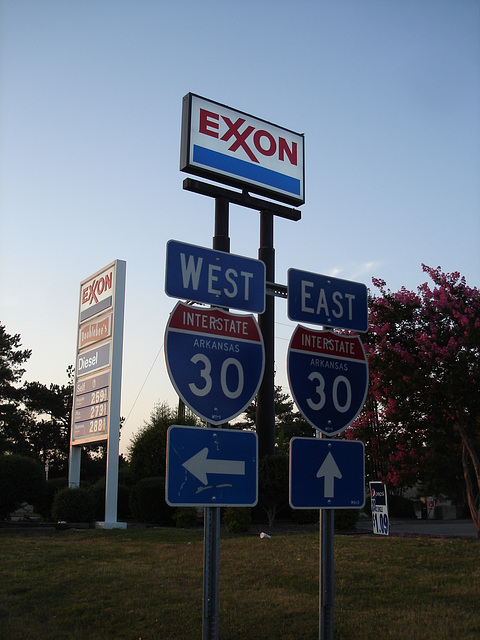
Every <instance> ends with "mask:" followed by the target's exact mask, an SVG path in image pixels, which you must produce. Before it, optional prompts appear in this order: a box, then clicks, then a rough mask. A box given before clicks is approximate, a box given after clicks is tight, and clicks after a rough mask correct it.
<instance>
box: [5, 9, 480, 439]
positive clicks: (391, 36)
mask: <svg viewBox="0 0 480 640" xmlns="http://www.w3.org/2000/svg"><path fill="white" fill-rule="evenodd" d="M0 57H1V59H0V91H1V96H2V102H1V107H0V108H1V111H0V136H1V137H0V154H1V159H0V163H1V164H0V190H1V191H0V198H1V200H0V207H1V210H0V216H1V217H0V225H1V226H0V233H1V236H0V243H1V244H0V321H1V322H2V323H3V324H5V325H6V328H7V331H8V332H9V333H20V334H21V336H22V342H23V346H24V347H25V348H30V349H32V350H33V355H32V357H31V359H30V361H29V362H28V364H27V373H26V375H25V379H27V380H40V381H41V382H44V383H46V384H49V383H50V382H56V383H60V384H63V383H66V375H65V369H66V367H67V366H68V365H69V364H71V363H73V362H74V360H75V348H76V323H77V314H78V295H79V286H80V282H81V281H82V280H83V279H85V278H87V277H88V276H89V275H91V274H93V273H94V272H96V271H97V270H99V269H101V268H102V267H103V266H105V265H107V264H108V263H110V262H111V261H112V260H114V259H116V258H119V259H122V260H126V262H127V294H126V315H125V342H124V373H123V392H122V415H123V416H125V417H126V418H127V422H126V425H125V427H124V433H123V435H122V440H121V450H122V451H125V449H126V447H127V446H128V444H129V441H130V438H131V436H132V434H133V433H135V432H136V431H137V430H138V428H139V427H140V426H141V425H142V424H143V423H144V421H145V420H148V417H149V414H150V411H151V410H152V408H153V406H154V404H155V403H156V402H160V401H168V402H170V404H172V405H174V404H175V403H176V397H175V394H174V391H173V387H172V385H171V383H170V381H169V379H168V376H167V373H166V368H165V361H164V354H163V337H164V330H165V326H166V322H167V320H168V315H169V313H170V311H171V310H172V309H173V306H174V304H175V300H173V299H172V298H168V297H167V296H166V295H165V293H164V269H165V246H166V242H167V241H168V240H169V239H176V240H180V241H182V242H187V243H191V244H196V245H201V246H206V247H208V246H211V241H212V234H213V211H214V208H213V207H214V205H213V202H212V201H211V200H210V199H209V198H205V197H203V196H200V195H196V194H192V193H188V192H185V191H183V189H182V181H183V179H184V177H185V175H184V174H182V173H180V171H179V169H178V166H179V148H180V119H181V105H182V98H183V96H184V95H185V94H187V93H188V92H193V93H197V94H199V95H201V96H205V97H206V98H209V99H211V100H216V101H218V102H222V103H224V104H227V105H229V106H231V107H233V108H235V109H239V110H242V111H245V112H248V113H251V114H253V115H255V116H257V117H259V118H263V119H265V120H269V121H271V122H273V123H275V124H278V125H280V126H283V127H286V128H289V129H292V130H294V131H298V132H302V133H305V146H306V157H305V164H306V182H305V185H306V187H305V191H306V202H305V204H304V205H303V206H302V207H301V210H302V219H301V221H299V222H291V221H288V220H283V219H278V218H277V219H276V220H275V249H276V281H277V282H280V283H286V277H287V276H286V274H287V270H288V268H290V267H295V268H298V269H304V270H306V271H312V272H314V273H323V274H328V275H336V276H338V277H341V278H346V279H351V280H356V281H359V282H364V283H365V284H367V286H370V285H371V278H372V276H374V277H379V278H383V279H385V280H386V281H387V285H388V286H389V288H391V289H392V290H397V289H399V288H400V287H402V286H406V287H407V288H410V289H415V288H416V287H417V286H418V285H419V284H421V283H422V282H424V281H425V280H426V278H425V276H424V274H423V273H422V269H421V263H426V264H428V265H430V266H434V267H436V266H439V265H440V266H441V267H442V269H443V270H444V271H448V272H451V271H460V272H461V274H462V275H464V276H465V277H466V279H467V283H468V284H469V285H470V286H477V287H478V286H479V284H480V251H479V249H478V245H479V240H480V118H479V113H480V4H479V3H478V2H477V1H476V0H452V1H446V0H403V1H400V0H391V1H386V0H362V1H360V0H328V1H327V0H316V1H314V0H295V2H293V1H289V2H286V1H282V0H255V1H251V0H244V1H243V2H242V3H233V2H227V1H223V2H222V1H218V0H203V1H202V2H198V1H193V0H192V1H190V0H175V1H168V2H167V1H160V0H135V1H133V0H115V1H114V0H76V1H75V0H42V2H38V0H15V2H12V1H8V0H1V1H0ZM230 236H231V250H232V252H234V253H237V254H240V255H245V256H249V257H253V258H255V257H257V250H258V237H259V220H258V214H257V213H256V212H253V211H249V210H243V209H241V208H239V207H233V206H232V208H231V215H230ZM276 304H277V306H276V320H277V325H276V331H277V339H276V346H277V358H276V370H277V374H276V375H277V378H276V379H277V382H278V384H282V385H283V386H284V387H285V388H286V390H287V381H286V374H285V357H286V350H287V347H288V341H289V339H290V336H291V333H292V330H293V328H294V323H292V322H290V321H289V320H288V319H287V315H286V303H285V301H282V300H278V301H277V303H276Z"/></svg>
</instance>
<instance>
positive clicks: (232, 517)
mask: <svg viewBox="0 0 480 640" xmlns="http://www.w3.org/2000/svg"><path fill="white" fill-rule="evenodd" d="M223 522H224V524H225V528H226V530H227V531H228V532H229V533H245V532H246V531H248V530H249V529H250V525H251V523H252V510H251V509H250V508H249V507H228V508H227V509H226V510H225V514H224V516H223Z"/></svg>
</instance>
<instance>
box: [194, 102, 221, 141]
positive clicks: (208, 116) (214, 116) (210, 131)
mask: <svg viewBox="0 0 480 640" xmlns="http://www.w3.org/2000/svg"><path fill="white" fill-rule="evenodd" d="M218 120H219V115H218V113H213V112H212V111H207V110H206V109H200V125H199V129H198V130H199V132H200V133H204V134H205V135H207V136H212V138H218V126H219V125H218ZM215 129H216V130H217V131H215Z"/></svg>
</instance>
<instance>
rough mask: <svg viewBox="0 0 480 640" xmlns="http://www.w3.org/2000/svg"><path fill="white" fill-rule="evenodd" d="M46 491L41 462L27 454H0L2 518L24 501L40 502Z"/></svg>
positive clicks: (0, 513) (0, 508)
mask: <svg viewBox="0 0 480 640" xmlns="http://www.w3.org/2000/svg"><path fill="white" fill-rule="evenodd" d="M44 492H45V475H44V472H43V469H42V466H41V465H40V463H39V462H37V461H36V460H34V459H33V458H27V457H25V456H18V455H2V456H0V519H2V520H3V519H4V518H7V517H8V516H9V515H10V514H11V513H12V512H13V511H15V510H16V509H18V508H19V507H20V505H21V504H23V503H24V502H28V503H29V504H35V503H38V502H40V501H41V499H42V497H43V495H44Z"/></svg>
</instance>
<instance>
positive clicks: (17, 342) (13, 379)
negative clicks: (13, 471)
mask: <svg viewBox="0 0 480 640" xmlns="http://www.w3.org/2000/svg"><path fill="white" fill-rule="evenodd" d="M20 347H21V338H20V335H19V334H15V335H10V334H8V333H7V331H6V328H5V326H4V325H2V324H0V452H1V453H3V452H6V451H9V452H12V451H14V452H15V453H18V454H28V453H29V447H28V445H27V444H26V443H25V446H21V445H22V443H23V440H24V438H23V435H22V434H23V433H24V431H25V428H26V425H27V424H28V415H27V413H26V411H25V409H24V407H23V404H22V403H23V399H24V389H22V388H21V386H20V382H21V379H22V377H23V374H24V373H25V369H24V364H25V363H26V362H27V360H28V359H29V358H30V356H31V355H32V352H31V350H30V349H21V348H20Z"/></svg>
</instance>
